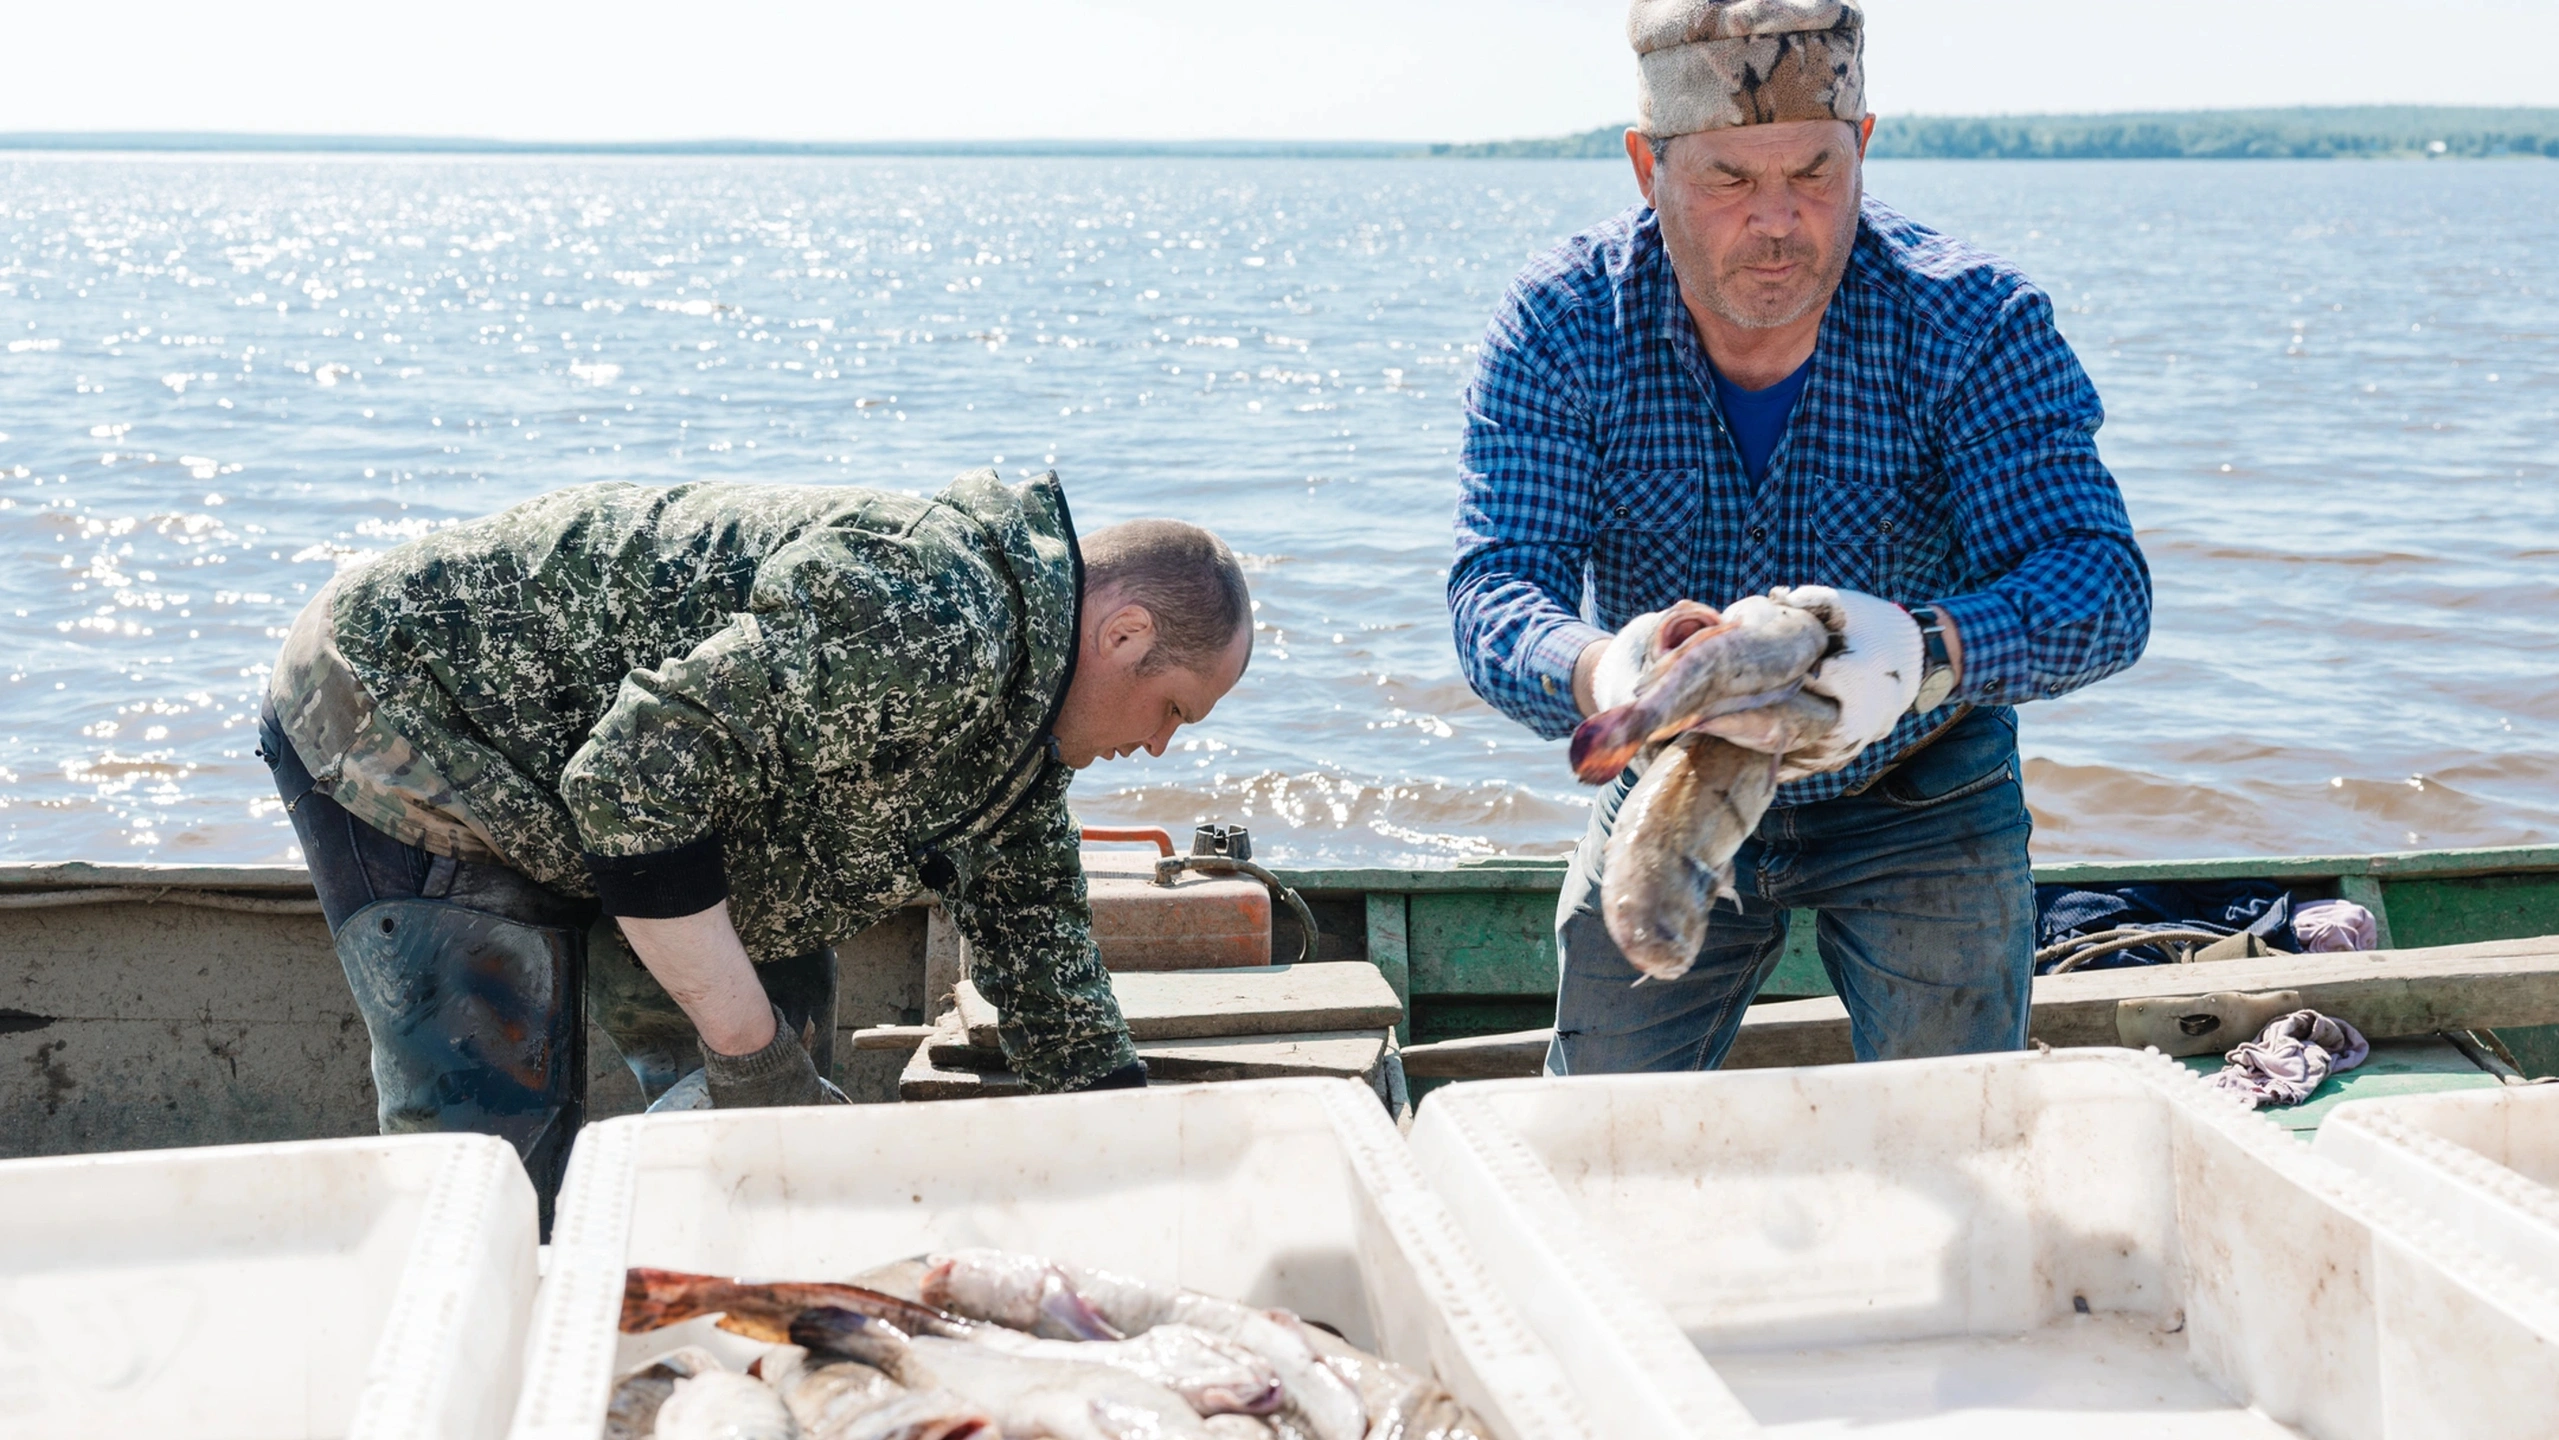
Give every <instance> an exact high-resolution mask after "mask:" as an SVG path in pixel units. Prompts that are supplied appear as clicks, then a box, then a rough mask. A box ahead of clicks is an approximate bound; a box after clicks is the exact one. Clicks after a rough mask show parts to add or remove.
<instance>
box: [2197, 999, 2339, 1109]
mask: <svg viewBox="0 0 2559 1440" xmlns="http://www.w3.org/2000/svg"><path fill="white" fill-rule="evenodd" d="M2370 1054H2372V1046H2370V1045H2368V1044H2366V1043H2364V1037H2363V1035H2362V1034H2361V1033H2360V1032H2358V1031H2357V1030H2356V1029H2355V1027H2354V1026H2352V1025H2349V1024H2347V1023H2346V1022H2345V1021H2343V1020H2333V1019H2330V1018H2329V1017H2328V1016H2325V1015H2322V1014H2320V1013H2319V1012H2318V1011H2316V1010H2295V1011H2294V1012H2292V1013H2291V1014H2289V1015H2286V1016H2284V1017H2283V1018H2282V1019H2280V1020H2277V1021H2276V1022H2275V1023H2273V1024H2271V1025H2269V1026H2267V1027H2266V1028H2265V1031H2264V1033H2262V1034H2260V1035H2259V1036H2258V1037H2257V1038H2256V1039H2254V1040H2250V1041H2247V1042H2245V1043H2243V1044H2241V1045H2238V1046H2235V1047H2233V1048H2232V1050H2231V1052H2230V1053H2229V1054H2228V1055H2226V1056H2223V1057H2222V1058H2223V1060H2224V1061H2225V1062H2226V1063H2225V1064H2224V1065H2223V1066H2222V1070H2221V1073H2220V1074H2218V1075H2215V1076H2214V1077H2212V1083H2213V1084H2214V1085H2215V1086H2216V1087H2218V1088H2220V1089H2223V1090H2227V1091H2229V1092H2230V1093H2231V1094H2233V1095H2236V1096H2238V1097H2239V1098H2240V1099H2242V1100H2245V1101H2247V1102H2248V1108H2249V1109H2251V1110H2254V1109H2256V1108H2257V1107H2258V1106H2260V1105H2298V1104H2300V1103H2301V1102H2302V1101H2304V1100H2306V1099H2308V1098H2309V1097H2310V1092H2311V1091H2313V1090H2316V1089H2318V1088H2319V1082H2320V1081H2322V1080H2325V1079H2327V1078H2328V1077H2329V1076H2331V1075H2337V1074H2343V1073H2344V1072H2346V1071H2348V1070H2352V1069H2354V1068H2355V1067H2356V1066H2358V1065H2361V1064H2362V1063H2364V1057H2366V1056H2368V1055H2370Z"/></svg>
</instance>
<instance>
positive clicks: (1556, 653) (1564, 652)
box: [1516, 620, 1612, 740]
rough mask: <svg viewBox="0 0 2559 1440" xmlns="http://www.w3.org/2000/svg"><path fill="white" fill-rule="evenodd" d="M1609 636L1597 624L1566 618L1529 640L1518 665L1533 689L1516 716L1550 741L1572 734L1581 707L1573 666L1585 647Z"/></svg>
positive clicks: (1580, 713)
mask: <svg viewBox="0 0 2559 1440" xmlns="http://www.w3.org/2000/svg"><path fill="white" fill-rule="evenodd" d="M1610 638H1612V637H1611V636H1610V634H1609V632H1607V631H1605V630H1602V629H1600V628H1599V627H1598V626H1596V625H1589V624H1585V623H1583V622H1582V621H1579V620H1568V621H1565V622H1564V623H1562V624H1560V625H1556V626H1554V627H1553V628H1551V629H1549V630H1547V631H1546V632H1545V633H1544V634H1542V635H1539V636H1537V637H1536V638H1535V639H1533V640H1531V641H1530V642H1529V643H1528V646H1527V649H1526V652H1525V653H1524V654H1522V655H1521V657H1520V667H1519V668H1520V672H1521V674H1522V675H1523V677H1524V678H1526V679H1527V681H1528V683H1529V684H1530V686H1532V687H1533V689H1532V691H1531V693H1529V694H1528V695H1527V696H1526V697H1525V699H1526V701H1527V704H1526V705H1525V706H1524V707H1523V708H1524V709H1525V710H1526V711H1527V712H1528V713H1527V714H1525V715H1522V716H1518V717H1516V718H1518V719H1521V720H1524V721H1526V722H1527V724H1528V726H1529V728H1530V729H1532V730H1535V731H1536V732H1537V733H1538V734H1540V735H1542V736H1544V737H1546V738H1547V739H1549V740H1552V739H1555V738H1557V737H1559V736H1564V735H1570V734H1572V733H1573V728H1574V727H1575V726H1577V725H1579V724H1581V723H1582V712H1581V707H1580V706H1578V705H1576V704H1574V703H1573V667H1574V666H1576V665H1578V664H1580V663H1581V658H1582V652H1583V651H1584V650H1587V649H1589V648H1590V647H1591V646H1592V645H1594V644H1596V643H1597V642H1599V641H1602V640H1607V639H1610Z"/></svg>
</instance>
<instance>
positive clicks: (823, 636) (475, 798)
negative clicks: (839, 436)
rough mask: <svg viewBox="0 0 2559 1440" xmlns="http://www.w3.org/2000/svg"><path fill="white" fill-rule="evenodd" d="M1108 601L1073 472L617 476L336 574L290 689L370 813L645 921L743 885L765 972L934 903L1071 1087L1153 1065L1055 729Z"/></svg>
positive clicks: (1057, 1082)
mask: <svg viewBox="0 0 2559 1440" xmlns="http://www.w3.org/2000/svg"><path fill="white" fill-rule="evenodd" d="M1081 591H1082V562H1081V559H1080V558H1079V556H1078V554H1077V552H1076V547H1075V534H1074V528H1073V523H1072V521H1071V520H1070V518H1069V516H1068V513H1067V507H1066V497H1065V494H1064V492H1063V491H1062V490H1061V489H1060V487H1059V485H1058V483H1057V477H1056V476H1055V475H1054V474H1051V475H1048V476H1045V477H1043V478H1041V479H1039V480H1035V481H1032V482H1030V483H1028V484H1026V485H1023V486H1020V487H1008V486H1006V485H1004V484H1003V483H1001V482H1000V481H999V480H997V479H996V477H995V474H994V472H992V471H984V470H982V471H976V472H973V473H971V474H967V475H963V476H961V477H960V478H959V479H958V480H957V481H955V482H953V484H952V485H951V487H950V488H949V489H948V490H945V491H944V492H943V493H942V494H941V495H940V496H938V497H936V498H934V499H932V500H920V499H914V498H910V497H907V496H901V495H893V494H885V493H881V492H877V491H868V490H854V489H840V488H814V487H810V488H801V487H782V486H750V485H731V484H698V485H682V486H677V487H675V488H673V489H658V488H650V487H643V486H638V485H625V484H603V485H588V486H581V487H578V488H575V489H570V490H563V491H559V492H556V493H554V494H551V495H547V496H544V497H542V498H541V499H538V500H533V501H529V502H527V503H525V504H523V505H519V506H517V507H515V508H514V509H512V510H508V511H504V512H502V513H500V514H497V515H494V516H491V517H489V518H487V519H484V520H479V521H475V522H472V523H470V524H467V525H462V526H457V527H455V528H453V529H450V530H444V531H440V532H438V533H436V534H434V535H430V536H428V537H426V538H424V539H420V540H416V541H412V542H410V543H408V544H406V545H402V546H400V547H398V548H397V549H394V550H391V551H389V552H388V553H386V554H384V555H383V556H381V557H380V558H379V559H377V560H375V561H373V562H371V563H370V564H368V565H366V566H364V567H362V568H361V569H358V570H353V571H350V572H348V573H347V574H345V575H342V576H340V577H339V579H338V580H337V581H335V582H333V583H332V584H331V585H330V586H329V587H328V589H327V590H326V591H325V592H323V594H322V596H321V597H320V598H319V599H317V600H315V601H314V602H313V606H312V613H310V614H306V616H305V618H304V621H303V622H302V623H301V624H298V625H297V626H296V627H295V630H294V632H293V637H292V638H291V639H289V640H288V641H287V642H286V647H285V654H284V657H283V659H282V660H281V661H280V662H279V664H278V667H277V671H276V678H275V681H274V685H273V688H272V695H273V698H274V700H275V703H276V709H277V713H278V717H279V719H280V721H281V722H282V723H283V725H284V729H285V732H286V734H287V736H288V737H289V738H290V739H291V740H292V741H293V742H294V746H295V748H296V749H297V750H299V751H301V753H302V756H303V759H304V760H305V762H306V763H308V764H309V765H310V766H311V770H312V773H313V775H314V777H315V778H316V779H317V780H318V781H319V782H320V784H321V786H322V788H324V789H325V790H327V792H328V793H329V794H330V795H331V797H332V798H334V799H336V800H337V801H338V802H339V803H340V804H342V805H345V806H346V807H347V808H348V809H349V810H350V811H351V812H353V813H355V814H356V815H357V816H359V817H360V818H362V819H365V820H366V821H368V822H369V823H372V824H374V825H376V826H378V827H379V828H382V829H384V830H386V831H388V832H390V833H393V834H395V835H397V836H399V837H400V838H401V839H403V840H406V841H408V842H410V843H412V844H419V845H423V846H425V847H426V848H428V849H431V850H437V851H440V852H443V853H451V854H461V855H465V856H466V857H470V856H473V855H474V854H475V853H476V852H481V851H485V852H488V853H489V854H492V855H494V857H495V858H498V859H502V860H503V861H505V862H506V863H507V864H510V865H512V866H514V867H515V868H517V869H519V870H522V871H523V872H524V873H526V874H528V875H530V876H532V877H533V878H534V879H536V880H538V881H540V882H542V883H543V884H545V885H547V886H550V887H552V888H554V889H557V890H561V891H564V892H568V893H571V894H579V895H590V894H598V893H599V890H601V892H602V895H603V898H604V901H605V908H606V909H607V910H608V911H610V912H612V913H617V914H624V915H647V914H651V913H665V914H683V913H690V912H691V911H692V910H696V909H701V908H705V907H706V906H707V905H708V904H709V903H712V902H713V901H715V900H717V899H718V898H720V894H719V890H717V889H712V890H706V889H704V888H703V887H704V886H705V884H706V883H707V884H708V885H711V886H715V887H721V888H724V890H725V894H726V898H727V900H728V903H729V913H730V915H731V917H732V919H733V920H734V921H735V923H736V926H737V931H738V935H739V938H740V939H742V940H743V941H744V942H745V944H746V948H747V952H748V954H749V955H750V956H752V957H754V958H755V959H757V960H758V961H768V960H773V959H778V958H781V957H784V956H788V955H795V954H799V953H802V952H805V951H807V950H809V949H812V948H814V947H816V946H818V945H822V944H827V943H831V942H833V941H835V940H838V939H841V938H843V937H845V936H848V935H850V934H852V933H853V932H855V931H857V930H860V929H862V928H863V927H865V926H868V925H870V924H872V923H874V922H876V921H878V920H880V919H881V918H882V917H884V916H885V915H887V914H888V913H889V912H890V911H891V910H892V909H894V908H896V907H897V906H899V905H901V904H903V903H904V902H905V901H906V900H908V899H909V898H910V897H912V896H915V895H917V894H918V893H921V892H923V891H926V890H931V891H934V892H936V893H938V895H939V896H940V898H941V900H942V902H943V904H944V905H945V907H946V908H947V909H948V910H949V911H950V913H951V917H952V920H953V921H954V923H956V924H957V925H958V926H959V928H960V931H961V933H962V934H963V935H964V936H966V937H967V939H968V941H969V946H970V954H971V971H970V973H971V977H972V978H973V979H974V980H975V981H976V982H977V984H978V986H979V988H980V989H981V990H982V991H983V992H984V993H985V994H986V997H987V998H988V1000H990V1001H992V1002H993V1003H994V1004H995V1005H996V1006H997V1007H998V1008H999V1009H1000V1010H1001V1011H1002V1012H1003V1015H1004V1026H1003V1038H1004V1048H1005V1052H1006V1056H1007V1058H1008V1060H1009V1062H1010V1063H1011V1065H1012V1066H1013V1068H1014V1069H1015V1070H1016V1071H1017V1072H1018V1073H1020V1074H1021V1075H1022V1076H1023V1078H1024V1079H1026V1080H1028V1081H1029V1082H1030V1083H1031V1084H1033V1085H1034V1086H1036V1087H1038V1088H1041V1089H1074V1088H1078V1087H1080V1086H1082V1085H1084V1084H1088V1083H1090V1082H1091V1081H1093V1080H1096V1079H1099V1078H1100V1077H1101V1076H1103V1075H1105V1074H1107V1073H1109V1072H1110V1071H1111V1070H1114V1069H1116V1068H1119V1067H1121V1066H1123V1065H1127V1064H1129V1063H1132V1062H1134V1061H1135V1059H1136V1058H1137V1054H1136V1049H1135V1047H1134V1046H1133V1045H1132V1044H1131V1043H1130V1040H1129V1036H1128V1028H1127V1025H1126V1023H1125V1021H1124V1020H1123V1019H1122V1017H1121V1015H1120V1012H1119V1007H1118V1005H1117V1003H1116V1002H1115V1001H1114V1000H1113V999H1112V997H1111V991H1110V984H1109V978H1108V976H1107V975H1106V974H1105V973H1104V971H1103V969H1102V964H1101V958H1100V955H1099V952H1098V951H1097V950H1096V949H1095V948H1094V945H1093V941H1092V935H1091V909H1090V907H1089V905H1088V904H1087V901H1086V895H1085V887H1084V879H1083V870H1082V866H1081V864H1080V862H1079V860H1078V858H1077V853H1076V825H1075V821H1074V819H1073V817H1072V816H1071V815H1070V814H1069V813H1068V811H1067V807H1066V787H1067V782H1068V781H1069V779H1070V778H1071V774H1072V772H1070V771H1068V770H1067V769H1066V767H1065V766H1063V765H1062V764H1060V763H1058V762H1057V760H1056V759H1055V758H1054V757H1053V755H1052V754H1051V752H1050V748H1049V726H1050V725H1051V724H1052V723H1053V722H1054V720H1055V718H1056V710H1057V705H1058V703H1059V702H1060V700H1061V699H1062V698H1063V696H1064V694H1065V690H1066V685H1067V681H1068V679H1069V677H1070V676H1071V674H1072V671H1073V665H1074V655H1075V646H1076V632H1077V604H1078V601H1079V599H1080V596H1081ZM706 876H707V877H708V879H707V881H706V878H705V877H706ZM653 892H654V893H657V894H659V895H661V896H662V897H664V898H666V899H667V900H668V902H669V905H670V907H671V908H666V909H664V910H662V911H657V912H653V911H652V910H651V908H650V895H651V894H652V893H653ZM617 899H618V900H619V901H620V902H621V903H619V904H617V903H616V901H617Z"/></svg>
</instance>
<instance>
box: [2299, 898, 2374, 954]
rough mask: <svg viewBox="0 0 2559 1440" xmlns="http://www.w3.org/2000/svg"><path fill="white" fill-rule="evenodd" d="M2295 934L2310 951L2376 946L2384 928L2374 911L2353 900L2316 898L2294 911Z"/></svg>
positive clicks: (2359, 948)
mask: <svg viewBox="0 0 2559 1440" xmlns="http://www.w3.org/2000/svg"><path fill="white" fill-rule="evenodd" d="M2292 938H2294V939H2295V940H2298V941H2300V942H2301V948H2302V949H2303V950H2304V951H2307V952H2310V953H2314V954H2316V953H2323V952H2328V951H2337V950H2375V949H2379V948H2380V946H2381V928H2380V927H2379V926H2377V925H2375V924H2374V923H2373V919H2372V912H2371V911H2369V910H2366V909H2365V908H2364V907H2362V906H2361V905H2358V904H2356V903H2355V902H2354V901H2352V900H2313V901H2311V902H2310V903H2309V904H2307V905H2304V906H2302V907H2301V908H2300V909H2298V910H2296V911H2294V912H2293V914H2292Z"/></svg>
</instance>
